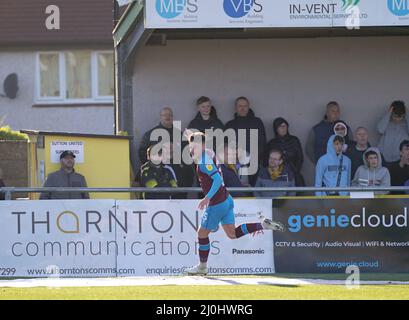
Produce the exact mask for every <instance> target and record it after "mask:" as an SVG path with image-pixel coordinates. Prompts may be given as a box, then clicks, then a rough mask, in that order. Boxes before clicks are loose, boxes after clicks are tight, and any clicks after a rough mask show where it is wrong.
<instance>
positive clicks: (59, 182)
mask: <svg viewBox="0 0 409 320" xmlns="http://www.w3.org/2000/svg"><path fill="white" fill-rule="evenodd" d="M60 164H61V169H60V170H58V171H55V172H52V173H50V174H49V175H48V177H47V179H46V181H45V183H44V188H48V187H64V188H67V187H68V188H87V182H86V180H85V177H84V176H83V175H81V174H79V173H76V172H75V169H74V166H75V154H74V153H73V152H72V151H69V150H66V151H64V152H62V153H61V154H60ZM40 199H41V200H44V199H89V194H88V192H43V193H41V195H40Z"/></svg>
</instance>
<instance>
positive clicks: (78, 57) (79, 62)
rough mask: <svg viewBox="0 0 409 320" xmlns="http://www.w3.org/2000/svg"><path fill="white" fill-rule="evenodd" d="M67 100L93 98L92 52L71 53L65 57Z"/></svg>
mask: <svg viewBox="0 0 409 320" xmlns="http://www.w3.org/2000/svg"><path fill="white" fill-rule="evenodd" d="M65 68H66V70H65V72H66V84H67V96H66V98H67V99H89V98H91V97H92V89H91V88H92V86H91V52H90V51H69V52H67V53H66V55H65Z"/></svg>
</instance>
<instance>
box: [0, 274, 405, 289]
mask: <svg viewBox="0 0 409 320" xmlns="http://www.w3.org/2000/svg"><path fill="white" fill-rule="evenodd" d="M360 284H361V285H409V281H361V282H360ZM175 285H176V286H197V285H200V286H221V285H270V286H274V285H277V286H302V285H345V281H344V280H320V279H290V278H275V277H251V278H245V277H215V276H212V277H199V276H197V277H130V278H39V279H17V280H0V287H3V288H4V287H10V288H32V287H52V288H58V287H122V286H127V287H129V286H175Z"/></svg>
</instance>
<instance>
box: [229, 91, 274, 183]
mask: <svg viewBox="0 0 409 320" xmlns="http://www.w3.org/2000/svg"><path fill="white" fill-rule="evenodd" d="M235 108H236V113H235V114H234V119H233V120H230V121H229V122H227V123H226V129H233V130H234V131H235V132H236V137H237V138H238V131H239V129H244V130H246V151H247V153H249V154H250V151H251V150H250V129H257V130H258V154H257V155H253V154H251V155H250V156H251V160H250V161H257V163H259V162H260V161H261V157H262V155H263V152H264V148H265V145H266V129H265V127H264V124H263V121H261V119H260V118H257V117H256V116H255V115H254V112H253V110H251V109H250V102H249V100H248V99H247V98H246V97H239V98H237V99H236V101H235ZM256 179H257V174H254V175H251V176H249V181H250V184H251V185H253V186H254V184H255V183H256Z"/></svg>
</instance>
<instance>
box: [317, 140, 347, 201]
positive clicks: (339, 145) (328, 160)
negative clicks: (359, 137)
mask: <svg viewBox="0 0 409 320" xmlns="http://www.w3.org/2000/svg"><path fill="white" fill-rule="evenodd" d="M344 142H345V140H344V138H343V137H341V136H337V135H332V136H331V137H330V138H329V140H328V143H327V153H326V154H325V155H323V156H322V157H321V158H319V160H318V163H317V167H316V169H315V187H317V188H321V187H349V186H350V181H351V160H349V158H348V157H347V156H345V155H344V154H343V153H342V149H343V145H344ZM315 194H316V195H317V196H324V195H341V196H343V195H348V192H345V191H341V192H321V191H318V192H316V193H315Z"/></svg>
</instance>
